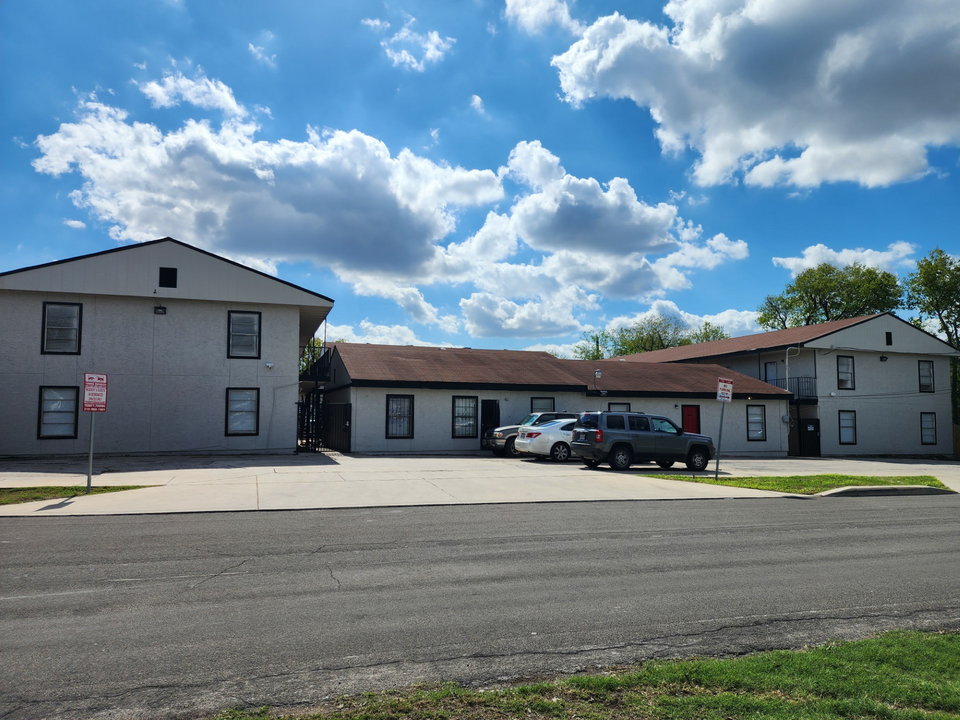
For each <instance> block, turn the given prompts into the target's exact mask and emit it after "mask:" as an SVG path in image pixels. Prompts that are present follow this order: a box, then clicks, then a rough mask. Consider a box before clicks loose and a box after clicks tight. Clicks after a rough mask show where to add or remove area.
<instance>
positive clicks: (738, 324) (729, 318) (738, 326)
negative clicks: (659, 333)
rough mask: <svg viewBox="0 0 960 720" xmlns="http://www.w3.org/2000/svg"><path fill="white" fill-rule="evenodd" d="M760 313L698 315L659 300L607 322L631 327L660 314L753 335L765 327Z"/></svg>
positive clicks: (611, 325) (610, 327)
mask: <svg viewBox="0 0 960 720" xmlns="http://www.w3.org/2000/svg"><path fill="white" fill-rule="evenodd" d="M759 314H760V313H758V312H756V311H755V310H732V309H731V310H724V311H723V312H719V313H715V314H713V315H697V314H696V313H690V312H685V311H683V310H681V309H680V308H679V307H678V306H677V304H676V303H675V302H672V301H670V300H657V301H656V302H654V303H652V304H651V305H650V308H649V309H648V310H645V311H643V312H640V313H635V314H633V315H621V316H619V317H615V318H613V319H612V320H611V321H610V322H608V323H607V325H606V329H607V330H611V331H613V330H616V329H618V328H622V327H629V326H630V325H633V323H635V322H642V321H644V320H649V319H651V318H653V317H656V316H658V315H665V316H667V317H673V318H679V319H680V320H682V321H683V322H685V323H686V324H687V325H688V326H689V327H690V328H691V329H695V328H698V327H700V326H701V325H703V324H704V323H705V322H709V323H710V324H711V325H713V326H715V327H722V328H723V329H724V331H725V332H726V333H727V334H728V335H730V336H732V337H739V336H741V335H753V334H754V333H759V332H762V331H763V329H762V328H761V327H760V326H759V325H758V324H757V317H758V316H759Z"/></svg>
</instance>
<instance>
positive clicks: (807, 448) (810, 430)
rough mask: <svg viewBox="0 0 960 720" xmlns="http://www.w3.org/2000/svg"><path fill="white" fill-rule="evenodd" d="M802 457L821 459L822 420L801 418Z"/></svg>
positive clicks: (799, 421)
mask: <svg viewBox="0 0 960 720" xmlns="http://www.w3.org/2000/svg"><path fill="white" fill-rule="evenodd" d="M797 422H798V423H799V424H800V455H801V456H803V457H820V419H819V418H800V419H799V420H798V421H797Z"/></svg>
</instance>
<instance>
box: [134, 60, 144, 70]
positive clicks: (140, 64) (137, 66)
mask: <svg viewBox="0 0 960 720" xmlns="http://www.w3.org/2000/svg"><path fill="white" fill-rule="evenodd" d="M133 66H134V67H135V68H137V69H138V70H146V69H147V61H146V60H144V61H143V62H139V63H134V64H133Z"/></svg>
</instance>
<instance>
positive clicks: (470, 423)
mask: <svg viewBox="0 0 960 720" xmlns="http://www.w3.org/2000/svg"><path fill="white" fill-rule="evenodd" d="M453 437H455V438H475V437H477V398H475V397H464V396H460V395H454V396H453Z"/></svg>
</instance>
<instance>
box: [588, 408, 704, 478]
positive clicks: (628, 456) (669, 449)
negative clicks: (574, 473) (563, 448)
mask: <svg viewBox="0 0 960 720" xmlns="http://www.w3.org/2000/svg"><path fill="white" fill-rule="evenodd" d="M570 448H571V449H572V450H573V453H574V454H575V455H577V456H579V457H581V458H583V462H584V463H585V464H586V465H588V466H589V467H592V468H595V467H598V466H599V465H600V463H602V462H609V463H610V467H612V468H613V469H614V470H626V469H627V468H628V467H630V465H631V463H634V462H637V461H647V460H653V461H654V462H655V463H657V465H659V466H660V467H662V468H668V467H670V466H671V465H673V464H674V463H675V462H683V463H686V465H687V468H689V469H690V470H696V471H700V470H704V469H705V468H706V467H707V464H708V463H709V462H710V460H711V459H712V458H714V457H716V454H717V450H716V448H715V447H714V445H713V440H712V439H711V438H709V437H707V436H706V435H697V434H694V433H688V432H684V430H683V429H682V428H679V427H677V426H676V425H675V424H674V423H673V421H672V420H670V419H669V418H666V417H662V416H660V415H647V414H645V413H626V412H585V413H581V414H580V417H578V418H577V422H576V425H575V426H574V428H573V439H572V441H571V444H570Z"/></svg>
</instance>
